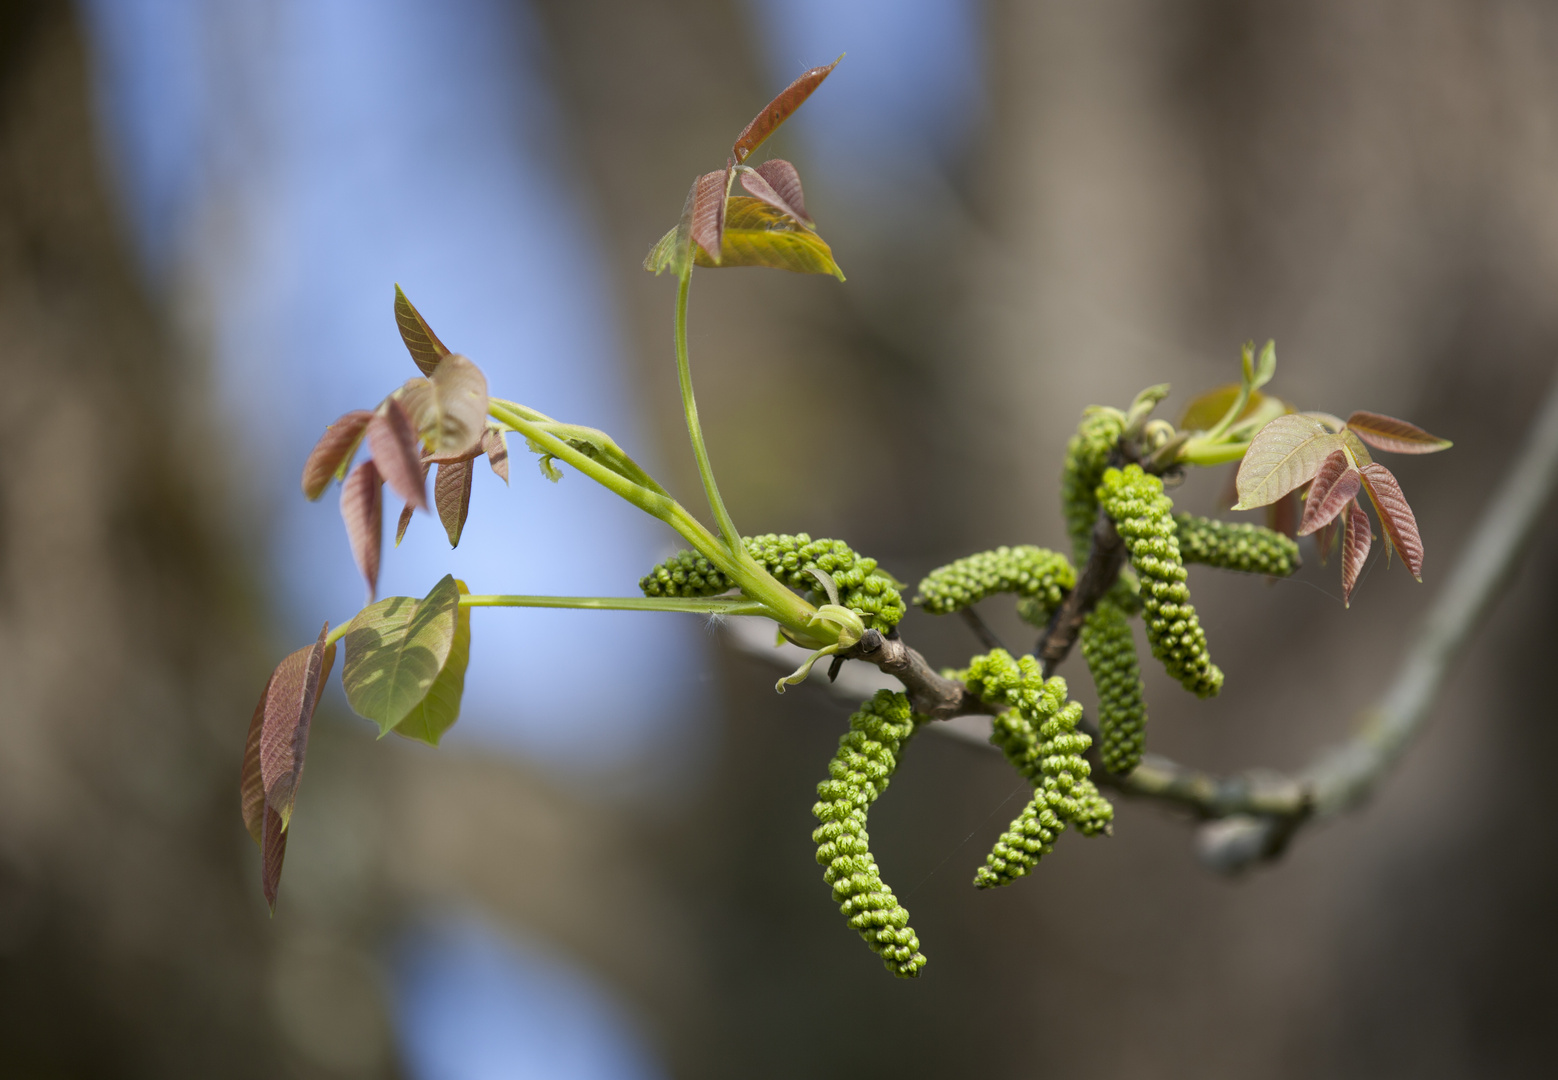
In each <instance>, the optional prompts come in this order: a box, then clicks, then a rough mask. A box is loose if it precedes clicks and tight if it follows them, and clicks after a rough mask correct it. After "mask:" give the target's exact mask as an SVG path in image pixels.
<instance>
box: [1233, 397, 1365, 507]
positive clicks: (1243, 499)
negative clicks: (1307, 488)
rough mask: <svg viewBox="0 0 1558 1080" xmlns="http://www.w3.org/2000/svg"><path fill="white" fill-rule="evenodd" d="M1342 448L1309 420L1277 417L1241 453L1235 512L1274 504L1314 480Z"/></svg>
mask: <svg viewBox="0 0 1558 1080" xmlns="http://www.w3.org/2000/svg"><path fill="white" fill-rule="evenodd" d="M1341 448H1342V438H1341V436H1340V435H1333V434H1332V433H1331V432H1329V431H1327V430H1326V429H1325V425H1324V424H1322V423H1321V422H1320V421H1318V420H1316V419H1315V418H1314V417H1312V416H1305V415H1303V414H1302V413H1293V414H1291V415H1288V416H1279V417H1277V418H1276V419H1275V420H1273V421H1272V422H1271V423H1269V424H1267V425H1266V426H1265V427H1263V428H1261V430H1260V433H1259V434H1258V435H1256V436H1255V438H1254V439H1253V440H1251V442H1250V448H1249V449H1248V450H1246V451H1245V452H1244V460H1243V461H1242V462H1241V463H1240V465H1239V478H1238V480H1237V484H1238V488H1239V504H1238V505H1237V506H1235V507H1234V509H1235V510H1250V509H1252V508H1254V507H1257V506H1265V505H1266V504H1267V503H1273V502H1276V501H1277V500H1278V499H1280V498H1282V496H1284V495H1286V494H1287V493H1288V492H1290V491H1292V490H1294V489H1295V488H1298V487H1300V486H1302V485H1304V484H1307V483H1308V482H1309V481H1310V480H1313V479H1314V477H1315V474H1316V473H1318V472H1319V471H1320V467H1321V466H1322V465H1324V464H1325V459H1326V458H1327V457H1329V456H1330V455H1331V454H1332V453H1333V452H1334V451H1336V450H1340V449H1341Z"/></svg>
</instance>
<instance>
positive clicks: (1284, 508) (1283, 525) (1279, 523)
mask: <svg viewBox="0 0 1558 1080" xmlns="http://www.w3.org/2000/svg"><path fill="white" fill-rule="evenodd" d="M1298 511H1299V503H1298V492H1297V491H1296V490H1295V491H1290V492H1288V493H1287V494H1286V495H1284V496H1282V498H1280V499H1278V500H1277V501H1276V502H1274V503H1268V504H1267V505H1266V528H1268V529H1270V530H1272V531H1273V532H1279V533H1281V534H1282V535H1283V536H1286V537H1288V538H1289V539H1292V538H1294V537H1296V536H1297V535H1298Z"/></svg>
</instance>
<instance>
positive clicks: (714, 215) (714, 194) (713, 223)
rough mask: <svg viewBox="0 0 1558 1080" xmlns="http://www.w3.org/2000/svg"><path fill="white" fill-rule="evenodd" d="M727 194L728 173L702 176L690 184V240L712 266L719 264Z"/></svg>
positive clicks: (718, 172)
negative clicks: (691, 192)
mask: <svg viewBox="0 0 1558 1080" xmlns="http://www.w3.org/2000/svg"><path fill="white" fill-rule="evenodd" d="M729 191H730V170H729V169H728V168H726V169H720V170H719V171H717V172H710V173H704V174H703V175H702V176H700V177H698V179H697V180H696V181H694V182H693V202H692V238H693V240H695V241H696V242H697V244H698V246H699V247H700V248H702V249H703V252H704V254H705V255H706V256H707V257H708V258H709V259H710V260H711V261H712V265H714V266H718V265H719V264H720V250H721V247H722V245H723V242H724V235H725V201H726V200H725V196H726V194H727V193H728V192H729Z"/></svg>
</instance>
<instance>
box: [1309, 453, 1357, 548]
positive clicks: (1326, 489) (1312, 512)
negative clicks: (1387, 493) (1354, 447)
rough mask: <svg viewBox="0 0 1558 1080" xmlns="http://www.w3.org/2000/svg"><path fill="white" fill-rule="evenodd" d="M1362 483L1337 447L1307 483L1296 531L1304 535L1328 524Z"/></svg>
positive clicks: (1344, 454)
mask: <svg viewBox="0 0 1558 1080" xmlns="http://www.w3.org/2000/svg"><path fill="white" fill-rule="evenodd" d="M1361 487H1363V477H1362V475H1360V474H1359V472H1358V470H1357V469H1355V468H1353V464H1352V462H1351V461H1349V460H1348V458H1347V454H1346V453H1345V452H1344V451H1341V450H1337V451H1336V452H1335V453H1333V454H1332V455H1331V456H1330V457H1328V458H1326V459H1325V464H1324V465H1321V466H1320V471H1319V472H1318V473H1316V474H1315V479H1314V482H1313V483H1312V484H1310V485H1309V498H1308V499H1306V500H1305V501H1304V519H1303V521H1302V522H1300V523H1299V526H1298V535H1299V536H1308V535H1309V534H1310V533H1312V532H1314V531H1315V530H1316V529H1319V528H1321V527H1322V526H1325V525H1329V524H1330V523H1331V522H1332V521H1333V520H1335V518H1336V515H1338V514H1340V513H1341V512H1342V510H1343V508H1344V507H1346V505H1347V504H1348V503H1350V502H1351V501H1352V500H1353V498H1354V497H1355V496H1356V495H1357V494H1358V489H1359V488H1361Z"/></svg>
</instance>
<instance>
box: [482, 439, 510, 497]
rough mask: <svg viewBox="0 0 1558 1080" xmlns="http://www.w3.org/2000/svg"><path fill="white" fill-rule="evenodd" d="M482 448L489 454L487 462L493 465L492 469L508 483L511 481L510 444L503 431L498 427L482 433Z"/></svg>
mask: <svg viewBox="0 0 1558 1080" xmlns="http://www.w3.org/2000/svg"><path fill="white" fill-rule="evenodd" d="M481 448H482V451H483V452H484V453H486V455H487V463H488V464H489V465H491V466H492V471H493V472H495V473H497V474H498V476H500V477H501V478H502V479H503V482H504V483H505V484H506V483H508V482H509V444H508V439H507V438H505V437H504V434H503V432H501V431H499V430H498V429H497V428H488V429H487V430H486V431H484V432H483V433H482V437H481Z"/></svg>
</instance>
